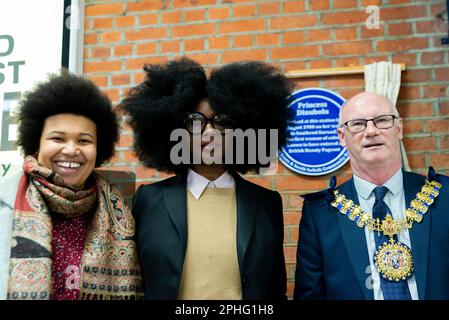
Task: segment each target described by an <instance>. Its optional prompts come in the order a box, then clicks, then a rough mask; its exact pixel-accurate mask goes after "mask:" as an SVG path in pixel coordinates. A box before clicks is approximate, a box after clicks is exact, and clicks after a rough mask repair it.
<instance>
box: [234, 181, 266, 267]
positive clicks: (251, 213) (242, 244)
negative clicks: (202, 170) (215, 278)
mask: <svg viewBox="0 0 449 320" xmlns="http://www.w3.org/2000/svg"><path fill="white" fill-rule="evenodd" d="M234 179H235V182H236V197H237V255H238V261H239V267H240V274H242V268H243V262H244V261H245V260H244V259H245V254H246V251H247V249H248V244H249V242H250V240H251V236H252V233H253V230H254V223H255V219H256V215H257V211H258V208H259V203H260V200H259V201H258V200H257V198H256V197H255V196H254V193H253V191H252V190H251V188H250V184H249V183H247V182H246V181H245V180H244V179H243V178H242V177H240V176H239V175H238V174H235V175H234Z"/></svg>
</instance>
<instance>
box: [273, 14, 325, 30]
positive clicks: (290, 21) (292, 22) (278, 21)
mask: <svg viewBox="0 0 449 320" xmlns="http://www.w3.org/2000/svg"><path fill="white" fill-rule="evenodd" d="M316 22H317V19H316V17H315V16H313V15H307V16H296V17H276V18H271V19H270V30H287V29H294V28H305V27H312V26H314V25H315V24H316Z"/></svg>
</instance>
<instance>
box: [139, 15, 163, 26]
mask: <svg viewBox="0 0 449 320" xmlns="http://www.w3.org/2000/svg"><path fill="white" fill-rule="evenodd" d="M158 17H159V14H158V13H152V14H144V15H141V16H139V26H147V25H157V19H158Z"/></svg>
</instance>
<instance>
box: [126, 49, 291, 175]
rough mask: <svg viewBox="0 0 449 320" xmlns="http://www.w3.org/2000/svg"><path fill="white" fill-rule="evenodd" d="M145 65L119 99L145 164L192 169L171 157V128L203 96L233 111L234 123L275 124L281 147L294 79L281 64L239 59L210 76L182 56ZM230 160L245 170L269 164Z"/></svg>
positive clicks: (220, 110)
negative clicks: (142, 75)
mask: <svg viewBox="0 0 449 320" xmlns="http://www.w3.org/2000/svg"><path fill="white" fill-rule="evenodd" d="M144 71H145V73H146V78H145V80H144V81H143V82H142V83H141V84H140V85H138V86H136V87H134V88H133V89H131V91H130V93H129V95H128V96H127V97H126V98H125V99H124V100H123V101H122V103H121V108H123V110H124V111H125V113H126V114H127V116H128V123H129V124H130V126H131V127H132V128H133V130H134V150H135V152H136V154H137V157H138V158H139V160H140V161H141V163H142V164H143V165H144V166H146V167H149V168H154V169H157V170H159V171H165V172H169V173H183V172H185V171H186V170H187V169H188V167H189V165H187V164H179V165H175V164H173V163H172V162H171V160H170V150H171V149H172V147H173V146H174V145H176V144H177V143H178V142H177V141H170V134H171V133H172V131H173V130H175V129H178V128H184V127H185V125H184V118H185V116H186V114H187V113H188V112H192V111H194V110H195V109H196V107H197V106H198V104H199V102H200V101H201V100H202V99H204V98H207V99H208V101H209V103H210V105H211V108H212V109H213V110H214V111H215V112H216V113H226V114H228V115H230V116H231V117H232V118H233V119H234V120H235V128H240V129H242V130H246V129H248V128H252V129H277V130H278V146H279V148H281V147H282V145H283V144H284V143H285V141H286V128H287V121H288V120H289V117H290V115H289V112H288V108H287V106H288V101H287V98H288V96H289V95H290V94H291V92H292V90H293V83H292V82H291V81H289V80H288V79H287V78H286V77H285V76H284V75H283V74H282V73H281V72H280V71H279V70H278V69H277V68H275V67H273V66H271V65H269V64H267V63H264V62H256V61H244V62H236V63H231V64H228V65H225V66H223V67H220V68H217V69H215V70H213V71H212V72H211V74H210V77H209V78H207V76H206V72H205V70H204V69H203V67H202V66H201V65H200V64H198V63H197V62H195V61H193V60H191V59H189V58H187V57H182V58H180V59H177V60H171V61H169V62H167V63H165V64H152V65H145V67H144ZM267 135H268V134H267ZM234 154H235V153H234ZM245 159H246V158H245ZM226 166H227V169H229V170H232V171H237V172H240V173H246V172H248V171H253V170H257V169H258V168H261V167H265V166H267V164H261V163H259V162H257V161H256V163H255V164H248V163H246V162H245V163H244V164H233V165H226Z"/></svg>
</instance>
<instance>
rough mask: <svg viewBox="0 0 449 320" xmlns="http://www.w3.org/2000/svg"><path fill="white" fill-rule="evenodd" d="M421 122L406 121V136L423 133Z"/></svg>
mask: <svg viewBox="0 0 449 320" xmlns="http://www.w3.org/2000/svg"><path fill="white" fill-rule="evenodd" d="M422 123H423V122H422V121H421V120H413V121H412V120H405V121H404V129H403V130H404V134H410V133H420V132H422Z"/></svg>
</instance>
